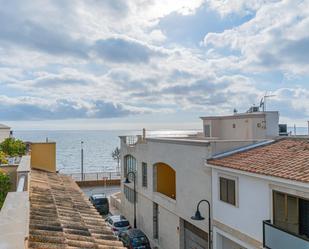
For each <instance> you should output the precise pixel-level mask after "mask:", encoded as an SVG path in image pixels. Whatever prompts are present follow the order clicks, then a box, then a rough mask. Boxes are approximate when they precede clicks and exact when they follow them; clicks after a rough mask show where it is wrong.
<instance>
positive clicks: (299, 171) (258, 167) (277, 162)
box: [207, 137, 309, 183]
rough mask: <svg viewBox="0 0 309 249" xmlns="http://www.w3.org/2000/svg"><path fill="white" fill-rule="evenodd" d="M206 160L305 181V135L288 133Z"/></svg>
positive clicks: (308, 141)
mask: <svg viewBox="0 0 309 249" xmlns="http://www.w3.org/2000/svg"><path fill="white" fill-rule="evenodd" d="M207 162H208V164H210V165H214V166H220V167H225V168H230V169H236V170H242V171H246V172H250V173H256V174H262V175H267V176H274V177H280V178H284V179H288V180H293V181H299V182H305V183H308V182H309V137H288V138H283V139H278V140H275V141H273V142H272V143H269V144H264V145H261V146H260V147H256V148H249V149H248V150H245V151H235V153H229V154H228V155H226V154H225V155H224V154H223V155H222V156H221V157H220V156H216V158H213V159H209V160H208V161H207Z"/></svg>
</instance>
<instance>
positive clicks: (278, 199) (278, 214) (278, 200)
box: [274, 192, 286, 228]
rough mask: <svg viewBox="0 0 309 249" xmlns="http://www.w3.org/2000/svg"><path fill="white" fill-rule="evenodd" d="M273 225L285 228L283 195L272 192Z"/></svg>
mask: <svg viewBox="0 0 309 249" xmlns="http://www.w3.org/2000/svg"><path fill="white" fill-rule="evenodd" d="M274 224H275V225H277V226H279V227H282V228H286V223H285V195H284V194H282V193H279V192H274Z"/></svg>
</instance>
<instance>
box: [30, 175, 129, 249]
mask: <svg viewBox="0 0 309 249" xmlns="http://www.w3.org/2000/svg"><path fill="white" fill-rule="evenodd" d="M28 248H29V249H39V248H40V249H53V248H55V249H56V248H57V249H61V248H64V249H78V248H110V249H113V248H114V249H120V248H124V247H123V244H122V242H120V241H118V240H117V238H116V237H115V236H114V235H113V233H112V231H111V230H110V228H109V227H108V225H107V224H106V223H105V221H104V220H103V218H102V217H101V216H100V215H99V213H98V212H97V211H96V209H95V208H94V207H93V206H92V204H91V203H90V202H89V201H88V199H87V198H86V196H85V195H84V194H83V192H82V191H81V190H80V189H79V187H78V186H77V185H76V183H75V182H74V181H73V180H72V179H71V178H70V177H67V176H64V175H59V174H56V173H47V172H44V171H40V170H32V171H31V181H30V224H29V241H28Z"/></svg>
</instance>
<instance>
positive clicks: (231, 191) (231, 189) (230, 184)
mask: <svg viewBox="0 0 309 249" xmlns="http://www.w3.org/2000/svg"><path fill="white" fill-rule="evenodd" d="M227 193H228V196H227V198H228V203H230V204H232V205H235V204H236V198H235V181H234V180H230V179H228V180H227Z"/></svg>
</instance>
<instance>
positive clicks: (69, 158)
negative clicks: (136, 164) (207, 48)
mask: <svg viewBox="0 0 309 249" xmlns="http://www.w3.org/2000/svg"><path fill="white" fill-rule="evenodd" d="M288 130H289V131H292V132H293V130H294V129H293V128H292V127H291V128H289V129H288ZM307 131H308V129H307V128H301V127H299V128H297V134H298V135H301V134H307ZM195 132H196V130H190V131H188V130H187V131H175V130H174V131H147V136H153V137H156V136H177V135H180V136H181V135H184V134H189V133H195ZM140 133H141V132H140V131H14V136H15V137H17V138H19V139H22V140H24V141H34V142H42V141H45V140H46V138H48V139H49V140H50V141H55V142H56V143H57V168H58V169H59V170H60V171H62V172H66V173H78V172H80V164H81V159H80V158H81V153H80V149H81V141H84V168H85V169H84V171H85V172H101V171H115V170H116V167H117V162H116V161H114V160H113V158H112V156H111V153H112V151H113V150H114V149H115V148H116V147H117V146H118V147H119V145H120V140H119V137H118V136H121V135H136V134H140Z"/></svg>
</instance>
